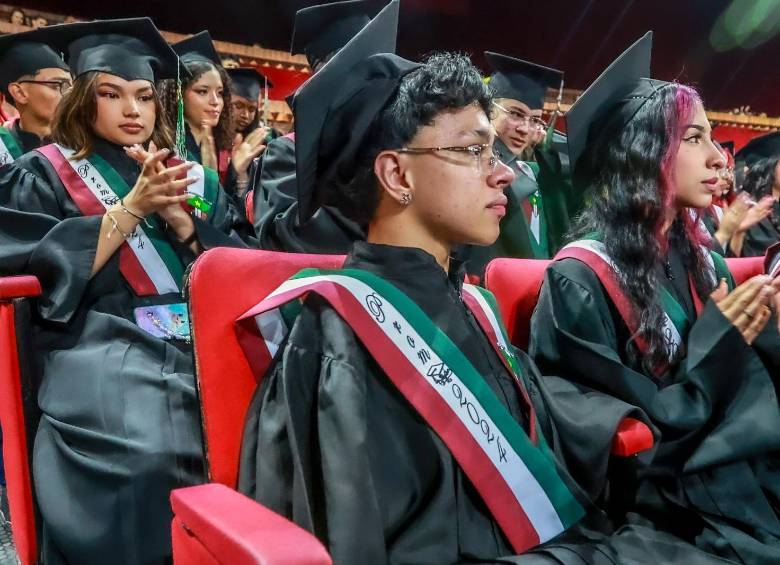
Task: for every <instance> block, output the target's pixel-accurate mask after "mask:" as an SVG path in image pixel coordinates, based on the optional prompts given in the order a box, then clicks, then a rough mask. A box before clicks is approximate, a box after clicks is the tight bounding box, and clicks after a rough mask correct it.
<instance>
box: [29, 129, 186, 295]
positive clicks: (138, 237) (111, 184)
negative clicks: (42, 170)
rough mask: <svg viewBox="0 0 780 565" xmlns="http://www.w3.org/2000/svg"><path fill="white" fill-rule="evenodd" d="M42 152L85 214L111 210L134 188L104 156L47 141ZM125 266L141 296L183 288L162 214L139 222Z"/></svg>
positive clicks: (125, 247) (123, 252) (127, 245)
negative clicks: (82, 155) (77, 154)
mask: <svg viewBox="0 0 780 565" xmlns="http://www.w3.org/2000/svg"><path fill="white" fill-rule="evenodd" d="M37 151H39V152H40V153H41V154H42V155H43V156H44V157H46V158H47V159H48V160H49V162H50V163H51V164H52V166H53V167H54V170H55V171H56V173H57V176H58V177H59V178H60V181H62V184H63V185H64V186H65V190H67V192H68V194H69V195H70V197H71V199H72V200H73V202H74V203H75V204H76V206H77V207H78V208H79V210H80V211H81V213H82V214H83V215H85V216H100V215H103V214H105V212H106V210H107V209H108V208H110V207H111V206H114V205H115V204H116V203H117V202H119V200H120V199H121V198H124V197H125V196H126V195H127V194H128V193H129V192H130V187H129V186H128V185H127V183H126V182H125V181H124V179H123V178H122V177H121V176H120V175H119V173H117V172H116V170H114V168H113V167H111V165H109V164H108V163H107V162H106V161H105V160H103V159H102V158H101V157H100V156H99V155H96V154H95V155H91V156H90V158H89V159H72V158H71V157H72V156H73V154H74V151H73V150H71V149H68V148H66V147H62V146H60V145H57V144H51V145H46V146H45V147H41V148H39V149H37ZM147 222H148V223H149V225H147ZM149 226H151V227H149ZM119 269H120V271H121V273H122V276H124V278H125V280H127V282H128V283H129V284H130V286H131V287H132V289H133V291H134V292H135V293H136V294H138V295H139V296H151V295H160V294H167V293H172V292H176V293H178V292H180V291H181V285H182V278H183V276H184V265H183V264H182V262H181V259H179V256H178V255H177V254H176V252H175V250H174V249H173V247H172V246H171V244H170V242H169V241H168V239H167V238H166V237H165V233H164V230H163V228H162V226H161V225H160V221H159V220H158V218H157V217H156V216H149V217H147V218H146V219H145V220H144V221H143V222H141V223H140V224H138V226H137V227H136V228H135V230H134V232H133V234H132V237H131V238H130V239H129V240H127V241H125V242H123V243H122V245H121V246H120V248H119Z"/></svg>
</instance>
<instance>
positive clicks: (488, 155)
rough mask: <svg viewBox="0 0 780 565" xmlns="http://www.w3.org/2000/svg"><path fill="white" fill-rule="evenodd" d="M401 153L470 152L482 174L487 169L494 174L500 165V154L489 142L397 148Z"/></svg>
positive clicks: (478, 171)
mask: <svg viewBox="0 0 780 565" xmlns="http://www.w3.org/2000/svg"><path fill="white" fill-rule="evenodd" d="M395 151H398V152H399V153H408V154H411V155H424V154H427V153H438V152H439V151H452V152H454V153H468V154H469V155H471V156H472V157H473V158H474V161H475V163H476V165H477V173H479V174H482V173H483V172H485V171H487V174H488V175H492V174H493V173H494V172H495V170H496V166H498V162H499V160H500V159H499V156H498V152H497V151H496V148H495V146H493V145H490V144H488V143H481V144H475V145H466V146H458V147H402V148H401V149H396V150H395Z"/></svg>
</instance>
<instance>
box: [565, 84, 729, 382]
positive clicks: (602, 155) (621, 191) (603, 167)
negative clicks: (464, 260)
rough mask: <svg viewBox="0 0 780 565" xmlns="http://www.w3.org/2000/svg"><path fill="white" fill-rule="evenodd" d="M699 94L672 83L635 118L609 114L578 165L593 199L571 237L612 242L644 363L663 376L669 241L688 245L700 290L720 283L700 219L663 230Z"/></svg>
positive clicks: (687, 217)
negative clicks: (712, 274)
mask: <svg viewBox="0 0 780 565" xmlns="http://www.w3.org/2000/svg"><path fill="white" fill-rule="evenodd" d="M699 101H700V98H699V96H698V94H697V93H696V91H695V90H693V89H691V88H690V87H687V86H684V85H679V84H670V85H669V86H667V87H665V88H662V89H660V91H659V92H658V93H657V94H655V95H654V96H653V97H652V98H651V99H650V100H649V101H647V102H646V103H645V104H644V106H643V107H642V108H641V109H640V110H639V112H638V113H637V114H636V115H635V116H634V117H633V119H632V120H631V121H629V123H628V124H625V123H624V119H623V118H622V116H620V113H619V112H611V113H609V114H608V115H607V116H606V117H605V118H603V119H602V120H600V121H599V122H598V123H595V124H593V126H592V127H591V130H590V135H589V138H588V144H587V147H586V149H585V152H584V153H583V155H582V157H581V158H580V159H579V160H578V162H577V164H576V167H575V171H574V178H575V182H576V183H578V184H580V185H581V186H584V187H585V199H586V202H588V205H587V206H586V208H585V209H584V210H583V212H582V214H581V215H580V216H579V217H578V218H577V221H576V223H575V226H574V228H573V230H572V234H571V237H572V238H573V239H579V238H583V237H586V236H588V235H589V234H593V233H597V234H599V236H600V238H601V241H602V242H603V243H604V245H605V246H606V248H607V250H608V252H609V255H610V257H611V258H612V259H613V260H614V262H615V264H616V266H617V270H618V273H619V276H618V279H619V283H620V287H621V289H622V290H623V292H624V293H625V294H626V296H627V297H628V298H629V299H630V300H631V302H632V303H633V304H634V306H635V307H636V311H637V313H638V317H639V328H638V331H637V333H636V335H634V336H633V339H637V338H642V339H644V340H645V342H646V343H647V344H648V346H649V350H648V354H647V355H646V356H644V357H643V359H642V364H643V368H644V370H645V371H646V372H647V374H649V375H652V376H657V370H658V368H659V367H669V368H670V369H671V368H672V367H670V366H669V364H668V352H667V346H666V343H665V341H664V336H663V333H662V328H663V322H664V310H663V308H662V306H661V303H660V296H659V289H660V288H661V285H660V281H659V280H658V275H657V273H658V269H657V267H658V265H660V264H663V261H664V256H665V253H666V251H667V246H673V247H674V248H675V249H677V250H679V251H680V253H681V255H682V257H683V263H684V264H685V267H686V269H687V270H688V272H689V273H690V274H691V276H692V278H693V281H694V286H695V288H696V292H697V293H698V295H699V296H700V297H707V296H709V294H710V293H711V292H712V291H713V290H714V285H713V282H712V281H711V280H710V279H709V278H708V276H707V273H709V268H708V264H707V258H706V256H705V253H706V251H705V250H704V249H703V248H702V243H703V241H702V240H701V236H700V233H701V232H700V231H699V230H698V228H697V220H696V218H694V217H693V216H692V215H691V214H688V213H680V214H678V216H677V218H676V219H675V220H674V223H673V224H672V226H671V228H670V229H669V232H668V233H667V237H666V238H663V237H661V229H662V226H663V224H664V221H665V218H666V210H667V209H668V207H669V206H671V205H672V196H673V192H674V187H673V185H674V178H673V171H674V162H675V160H676V155H677V151H678V149H679V146H680V138H681V136H682V132H683V127H684V124H685V123H686V121H687V120H689V119H690V116H691V114H692V112H693V110H694V108H695V104H696V103H698V102H699ZM673 365H674V363H673Z"/></svg>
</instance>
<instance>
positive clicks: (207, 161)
mask: <svg viewBox="0 0 780 565" xmlns="http://www.w3.org/2000/svg"><path fill="white" fill-rule="evenodd" d="M201 134H202V135H201V138H200V160H201V165H203V166H204V167H208V168H209V169H212V170H214V171H216V170H218V168H219V160H218V158H217V144H216V142H215V141H214V134H213V133H212V132H211V126H210V125H208V124H207V123H206V122H203V124H202V125H201Z"/></svg>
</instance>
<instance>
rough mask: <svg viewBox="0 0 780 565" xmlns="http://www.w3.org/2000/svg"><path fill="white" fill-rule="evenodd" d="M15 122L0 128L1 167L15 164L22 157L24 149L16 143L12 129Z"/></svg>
mask: <svg viewBox="0 0 780 565" xmlns="http://www.w3.org/2000/svg"><path fill="white" fill-rule="evenodd" d="M13 124H14V122H13V121H11V122H6V123H4V124H3V125H2V126H0V166H2V165H7V164H8V163H13V162H14V161H15V160H16V159H18V158H19V157H21V156H22V153H23V152H22V147H21V146H20V145H19V143H18V142H17V141H16V138H15V137H14V135H13V133H11V127H13Z"/></svg>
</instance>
